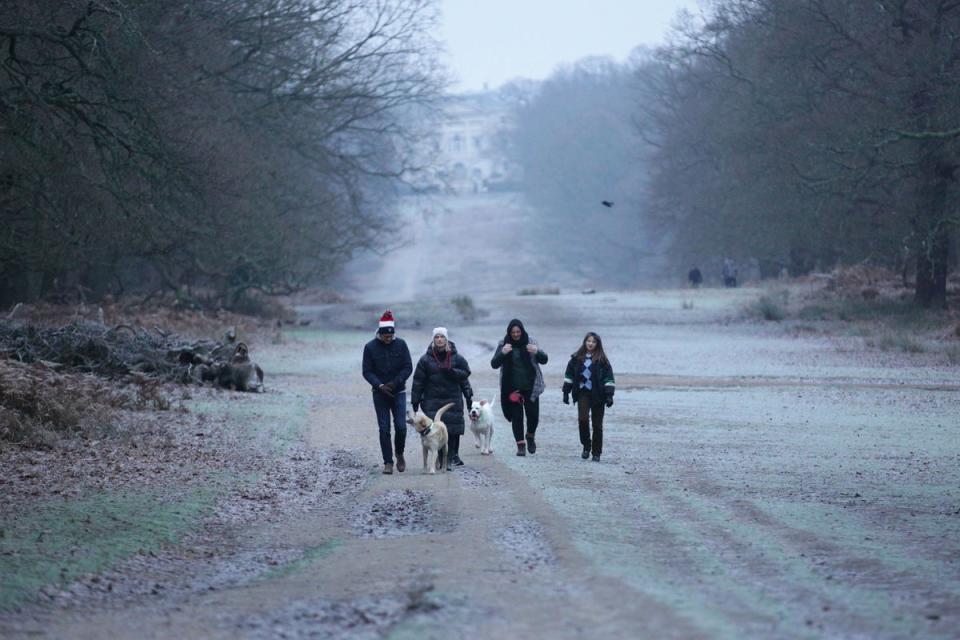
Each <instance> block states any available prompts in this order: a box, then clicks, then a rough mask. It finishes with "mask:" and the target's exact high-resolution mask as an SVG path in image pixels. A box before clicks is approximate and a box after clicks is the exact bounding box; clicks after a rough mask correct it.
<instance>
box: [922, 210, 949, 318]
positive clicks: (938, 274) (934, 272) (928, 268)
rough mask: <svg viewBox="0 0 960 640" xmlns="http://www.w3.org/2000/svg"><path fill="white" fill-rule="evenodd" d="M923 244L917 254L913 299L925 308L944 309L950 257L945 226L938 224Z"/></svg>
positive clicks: (947, 233) (945, 306)
mask: <svg viewBox="0 0 960 640" xmlns="http://www.w3.org/2000/svg"><path fill="white" fill-rule="evenodd" d="M925 244H926V246H922V247H921V251H920V253H919V254H918V255H917V284H916V289H915V291H914V298H913V299H914V301H915V302H916V303H917V304H919V305H921V306H923V307H925V308H927V309H930V308H932V307H936V308H940V309H946V308H947V262H948V260H949V258H950V234H949V232H948V231H947V229H946V226H945V225H940V227H939V229H938V230H936V231H934V232H932V237H931V238H930V240H929V241H928V242H926V243H925Z"/></svg>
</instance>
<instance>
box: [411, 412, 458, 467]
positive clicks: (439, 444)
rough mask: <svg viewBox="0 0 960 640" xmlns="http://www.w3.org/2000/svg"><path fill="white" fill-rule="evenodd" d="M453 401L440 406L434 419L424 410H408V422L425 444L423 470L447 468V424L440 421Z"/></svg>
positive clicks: (422, 443) (421, 442)
mask: <svg viewBox="0 0 960 640" xmlns="http://www.w3.org/2000/svg"><path fill="white" fill-rule="evenodd" d="M452 406H453V403H452V402H450V403H447V404H445V405H443V406H442V407H440V409H439V410H438V411H437V415H436V416H434V418H433V420H431V419H430V418H428V417H427V415H426V414H425V413H423V411H417V413H416V414H414V413H413V412H412V411H409V410H408V411H407V424H409V425H412V426H413V428H414V429H416V430H417V433H419V434H420V444H421V445H423V472H424V473H430V474H434V473H436V472H437V468H439V469H440V470H441V471H442V470H444V469H446V468H447V439H448V438H447V425H445V424H443V422H441V421H440V418H442V417H443V414H444V413H446V411H447V409H449V408H450V407H452Z"/></svg>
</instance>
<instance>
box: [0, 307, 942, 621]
mask: <svg viewBox="0 0 960 640" xmlns="http://www.w3.org/2000/svg"><path fill="white" fill-rule="evenodd" d="M717 295H718V296H720V297H719V298H717V299H716V300H714V299H712V298H710V299H707V298H706V297H704V300H702V301H700V302H701V303H700V304H698V307H697V309H696V311H695V312H683V311H680V309H681V306H680V296H681V294H677V296H675V297H671V296H670V295H667V294H615V295H608V296H602V297H594V298H588V297H581V296H569V297H568V296H559V297H544V298H530V299H518V298H512V297H510V298H495V297H490V298H486V299H483V300H481V301H479V302H480V304H481V306H484V307H485V308H487V309H488V310H489V311H490V312H491V314H490V316H488V318H487V320H486V321H485V322H484V323H482V324H478V325H474V326H470V327H467V328H463V329H457V328H456V322H455V320H451V319H449V318H439V319H437V321H436V323H437V324H440V323H441V322H442V323H444V324H447V325H448V326H450V327H451V338H452V339H453V340H454V341H456V342H457V343H458V345H459V346H460V348H461V350H462V352H463V353H464V354H465V356H466V357H467V358H468V360H469V361H470V363H471V365H472V367H473V369H474V375H473V377H472V381H473V386H474V388H475V390H476V392H477V393H478V394H479V395H482V396H492V395H493V393H494V391H495V389H496V377H495V375H494V374H495V372H494V371H492V370H491V369H490V368H489V365H488V361H489V356H490V348H491V344H492V343H493V342H494V341H495V340H496V339H497V337H498V336H499V335H500V333H501V332H502V331H503V327H504V326H505V325H506V322H507V320H508V319H509V318H510V317H512V316H513V315H517V316H519V317H521V318H523V319H524V320H525V321H526V322H527V326H528V327H529V328H530V330H531V332H532V333H533V334H534V335H535V336H536V337H537V338H538V339H539V340H540V342H541V344H542V345H544V347H545V349H546V350H547V351H548V353H549V354H550V355H551V361H550V363H549V365H548V366H547V370H546V374H547V383H548V389H549V391H548V394H547V396H545V398H544V401H543V407H542V423H541V424H542V426H541V430H540V434H541V435H540V438H539V442H540V450H539V451H538V453H537V454H536V456H532V457H527V458H525V459H521V458H517V457H515V456H513V455H512V450H511V449H512V448H511V445H510V437H509V435H508V433H509V431H508V427H507V426H506V425H505V424H504V422H503V420H502V419H500V421H499V422H498V426H497V431H496V435H495V440H494V448H495V450H496V453H495V455H494V456H492V457H481V456H480V455H479V454H478V453H477V452H476V450H475V449H474V448H473V447H472V442H471V441H470V439H469V436H468V437H467V438H466V439H465V440H464V444H463V446H462V450H463V452H464V454H465V455H464V456H463V457H464V459H465V461H466V466H465V467H463V468H461V469H459V470H457V471H455V472H452V473H450V474H441V475H438V476H434V477H431V476H424V475H421V474H420V473H419V465H420V460H419V456H420V454H419V451H418V450H417V447H416V444H417V443H416V441H415V439H414V438H412V437H408V451H407V455H408V461H409V469H408V471H407V472H406V473H404V474H394V475H393V476H383V475H381V474H380V473H379V464H378V463H379V460H378V458H379V451H378V448H377V440H376V428H375V421H374V417H373V409H372V406H371V402H370V397H369V389H368V388H367V386H366V385H365V384H364V383H363V382H362V380H361V379H360V377H359V373H358V366H359V365H358V363H359V354H360V350H361V347H362V344H363V342H364V341H365V340H366V339H368V338H369V335H370V333H369V332H368V331H363V332H356V331H346V330H343V331H334V330H331V331H299V332H297V333H296V334H295V335H293V336H291V338H290V341H289V342H288V343H287V344H286V345H283V346H280V347H277V348H276V349H275V350H274V351H273V352H272V353H271V355H270V358H269V360H268V361H267V362H265V363H264V364H265V365H266V368H267V369H268V371H273V372H275V374H274V376H273V379H274V380H275V382H274V384H276V385H281V386H283V387H284V389H285V392H284V393H285V394H286V395H285V396H284V398H286V399H288V400H289V402H290V403H291V404H292V405H297V406H298V407H302V409H303V410H304V411H306V412H307V416H308V417H307V420H306V424H307V428H306V431H305V434H304V438H305V441H306V445H307V446H308V447H309V448H312V449H314V450H316V451H320V452H328V453H329V452H338V453H335V454H331V455H338V456H342V458H343V460H346V461H348V462H349V464H348V463H344V464H345V465H346V466H345V467H344V469H347V470H349V469H350V468H354V467H350V465H360V466H358V467H355V468H356V470H357V473H359V474H360V475H361V476H362V477H363V478H364V480H363V482H359V483H357V482H346V481H345V482H344V486H343V489H342V491H340V492H338V491H337V489H336V479H335V478H334V479H333V480H332V481H331V482H332V484H331V487H332V490H331V491H330V492H329V493H328V494H325V495H327V496H328V498H327V499H326V501H325V502H324V503H323V504H320V505H316V506H312V507H309V508H305V509H301V510H296V511H294V512H292V513H289V514H287V515H285V516H283V517H279V518H274V519H272V521H270V522H265V523H261V524H259V525H256V526H246V527H244V528H242V529H241V530H239V531H235V532H232V533H231V537H230V540H231V542H230V544H232V545H235V546H236V547H237V548H238V549H239V550H241V551H242V550H246V551H247V552H249V553H250V554H253V555H254V556H255V557H258V558H260V557H261V556H256V554H255V550H258V549H264V548H269V549H271V550H272V553H271V554H267V555H263V556H262V560H261V562H263V563H268V564H269V567H268V569H267V570H260V571H257V572H252V573H251V575H250V576H249V577H241V578H240V579H235V580H232V581H230V582H229V583H227V586H224V587H222V588H215V589H212V590H207V591H202V592H200V591H197V590H180V591H177V590H168V589H164V588H161V589H159V590H158V591H157V593H155V594H152V595H148V596H145V597H142V598H139V599H132V600H126V601H124V602H123V603H111V602H110V601H109V599H108V600H106V601H104V602H102V603H99V604H97V605H96V606H81V607H77V608H75V609H66V610H64V609H58V610H56V611H49V612H47V613H44V612H42V611H41V612H33V613H31V617H30V619H29V620H24V619H13V618H8V619H7V620H6V621H2V620H0V631H3V632H4V636H5V637H36V636H47V637H70V638H102V637H109V636H113V637H120V638H127V637H130V638H134V637H136V638H147V637H153V638H167V637H177V636H179V637H211V638H218V637H223V638H228V637H229V638H233V637H238V636H239V637H251V638H261V637H262V638H267V637H292V638H297V637H318V638H326V637H329V638H339V637H349V638H367V637H369V638H375V637H392V638H404V637H417V638H448V637H479V638H489V637H503V638H527V637H549V638H586V637H589V638H619V637H651V638H696V637H718V638H739V637H754V638H768V637H777V638H805V637H870V638H900V637H911V636H914V637H956V632H955V630H956V628H957V619H958V616H960V606H958V603H960V571H958V568H960V567H958V558H960V546H958V540H960V490H958V487H960V464H958V462H960V444H958V441H957V438H956V437H955V429H956V406H957V400H958V386H957V384H956V378H955V370H950V369H946V368H942V367H940V366H938V365H936V364H935V363H934V362H933V361H932V360H930V358H929V356H928V355H924V354H919V355H916V356H909V357H908V356H903V358H902V359H901V360H899V361H898V362H897V364H896V366H891V365H890V363H889V362H886V361H885V360H883V359H882V358H880V359H878V356H877V355H876V354H873V353H870V352H867V351H865V350H863V349H858V348H856V345H855V344H854V343H853V341H846V342H843V341H842V342H841V343H838V342H837V341H836V340H835V339H829V338H823V337H806V338H802V339H797V338H791V337H789V336H788V335H786V334H785V333H784V331H783V330H782V329H780V328H775V327H768V326H762V325H743V324H737V323H734V324H726V325H725V324H722V323H719V320H720V319H722V318H724V317H726V316H725V314H728V313H729V311H730V310H731V309H733V308H736V306H737V305H738V304H740V298H738V296H743V295H747V294H745V293H742V292H739V291H738V292H719V293H718V294H717ZM587 322H589V325H587V324H586V323H587ZM587 328H591V329H595V330H597V331H599V332H600V333H601V334H602V335H603V336H604V340H605V343H606V345H607V346H608V348H609V349H610V351H611V354H612V355H614V364H615V366H616V369H617V373H618V380H619V381H620V384H621V387H620V389H619V391H618V395H617V401H616V404H615V406H614V408H613V409H612V410H611V411H610V412H609V413H608V419H607V436H606V445H605V450H606V452H605V454H604V461H603V462H602V463H599V464H597V463H593V462H584V461H582V460H580V457H579V451H580V447H579V442H578V440H577V436H576V425H575V422H574V419H573V411H572V409H571V408H569V407H566V406H564V405H562V404H561V403H560V402H559V392H558V389H559V386H560V378H561V374H562V369H563V364H564V361H565V356H564V354H565V353H569V351H570V350H572V349H573V348H574V347H575V346H576V344H577V342H578V340H579V338H580V337H581V335H582V332H583V331H584V330H586V329H587ZM705 328H707V329H705ZM401 333H402V334H403V336H404V337H405V338H406V339H407V340H408V343H409V344H410V346H411V350H412V351H413V352H414V357H416V356H417V355H418V354H419V353H420V352H421V351H422V348H423V347H425V346H426V343H427V339H428V335H427V333H426V332H425V330H424V328H420V329H414V330H405V329H403V327H402V319H401ZM344 474H347V475H349V474H348V473H347V471H344ZM344 477H346V475H345V476H344ZM325 481H327V480H325ZM208 542H209V543H210V544H217V542H218V540H217V539H213V540H210V541H208ZM234 557H236V556H234ZM261 569H262V568H261ZM184 570H185V571H190V566H189V565H187V566H186V567H185V568H184ZM160 586H161V587H162V586H163V585H160Z"/></svg>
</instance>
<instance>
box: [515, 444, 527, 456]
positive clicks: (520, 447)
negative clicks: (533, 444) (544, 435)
mask: <svg viewBox="0 0 960 640" xmlns="http://www.w3.org/2000/svg"><path fill="white" fill-rule="evenodd" d="M517 455H518V456H525V455H527V443H526V442H523V441H522V440H521V441H520V442H518V443H517Z"/></svg>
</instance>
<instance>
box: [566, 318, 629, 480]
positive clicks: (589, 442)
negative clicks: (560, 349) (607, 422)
mask: <svg viewBox="0 0 960 640" xmlns="http://www.w3.org/2000/svg"><path fill="white" fill-rule="evenodd" d="M616 388H617V385H616V381H615V380H614V378H613V367H612V366H610V360H609V359H607V354H606V353H604V351H603V341H602V340H600V336H598V335H597V334H595V333H594V332H592V331H590V332H589V333H587V335H586V336H584V338H583V342H582V343H581V344H580V348H579V349H577V351H576V353H574V354H573V355H571V356H570V362H568V363H567V370H566V372H565V373H564V375H563V403H564V404H570V396H571V395H573V402H574V404H576V405H577V420H578V424H579V426H580V444H582V445H583V453H581V454H580V457H581V458H583V459H584V460H586V459H587V458H589V457H590V454H591V453H592V454H593V460H594V462H599V461H600V454H602V453H603V413H604V408H605V407H612V406H613V392H614V391H615V390H616ZM591 421H592V422H593V434H592V436H591V433H590V423H591Z"/></svg>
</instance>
